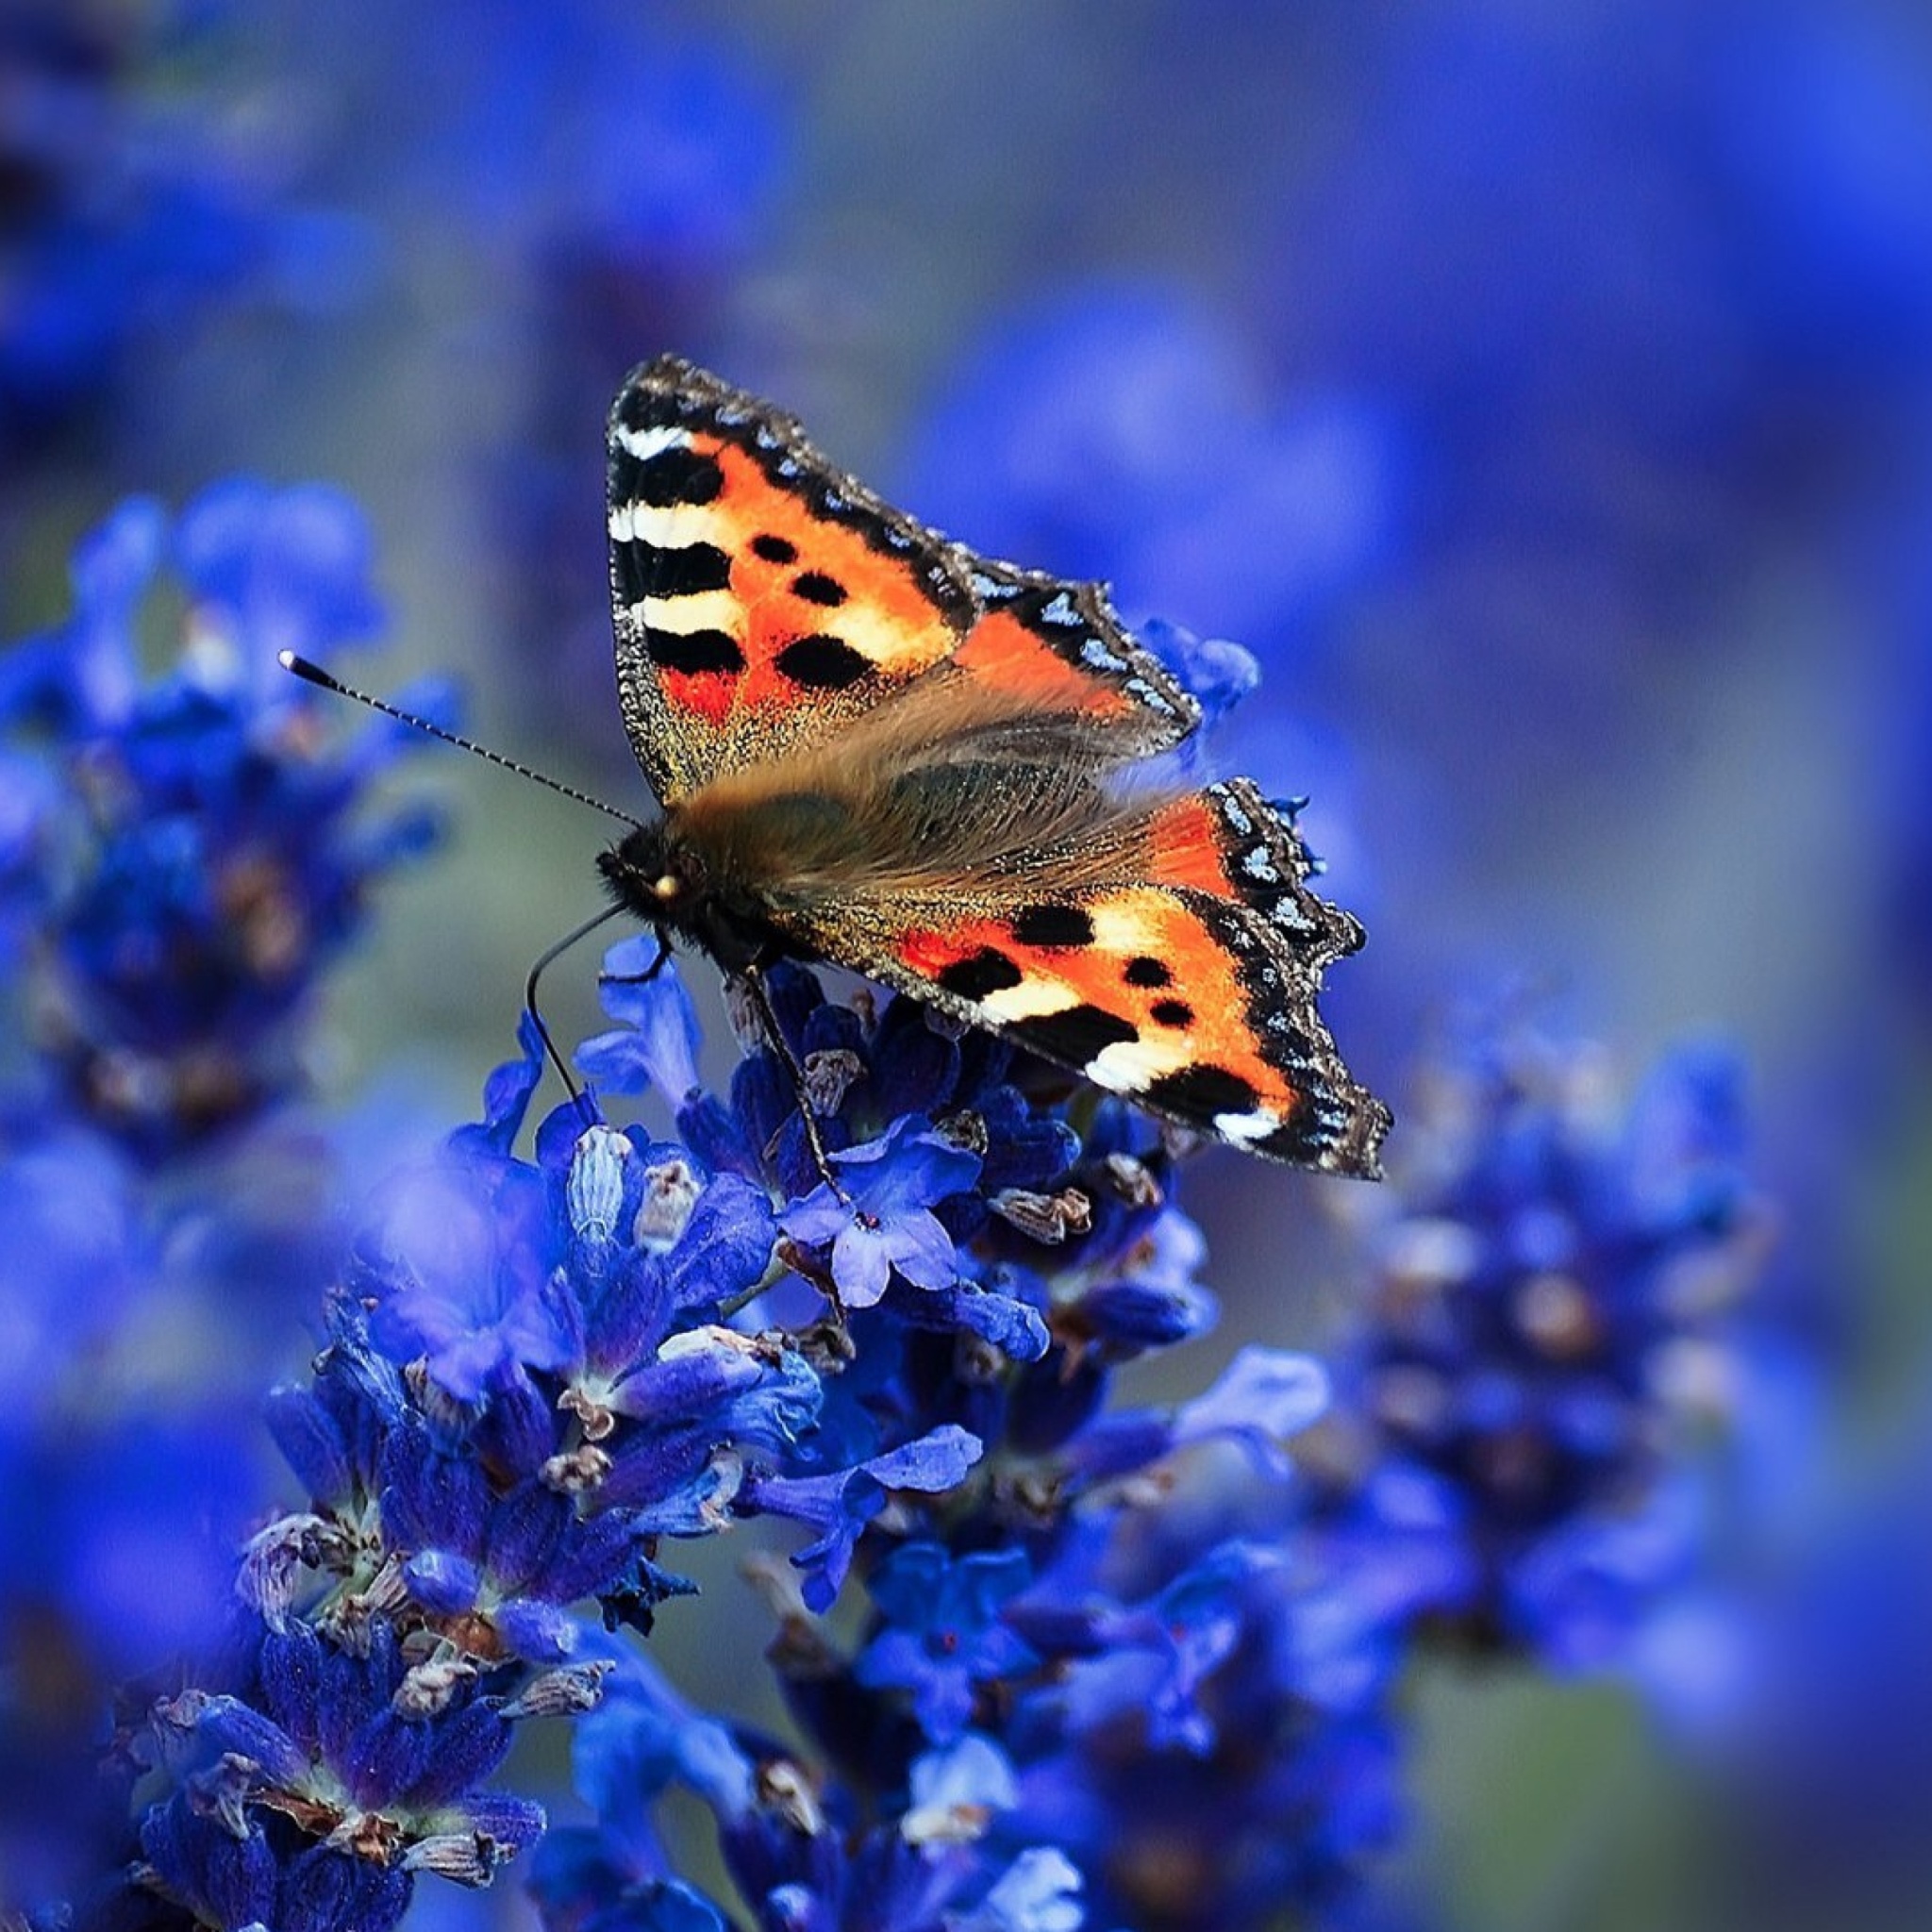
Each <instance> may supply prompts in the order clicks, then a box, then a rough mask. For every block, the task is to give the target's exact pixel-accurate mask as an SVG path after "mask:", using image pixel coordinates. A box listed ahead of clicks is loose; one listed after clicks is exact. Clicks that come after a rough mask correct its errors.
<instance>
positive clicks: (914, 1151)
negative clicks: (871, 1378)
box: [779, 1118, 979, 1308]
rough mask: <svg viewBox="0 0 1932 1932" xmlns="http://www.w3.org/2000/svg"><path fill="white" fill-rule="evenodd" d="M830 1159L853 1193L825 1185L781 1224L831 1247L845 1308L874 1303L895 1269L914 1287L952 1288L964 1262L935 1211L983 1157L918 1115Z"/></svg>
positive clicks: (810, 1242) (968, 1182)
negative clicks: (844, 1196) (840, 1192)
mask: <svg viewBox="0 0 1932 1932" xmlns="http://www.w3.org/2000/svg"><path fill="white" fill-rule="evenodd" d="M832 1159H833V1161H834V1163H835V1164H836V1165H837V1167H838V1169H839V1178H840V1185H841V1188H843V1189H844V1190H845V1191H846V1192H847V1193H848V1194H849V1196H850V1198H849V1199H847V1200H842V1201H841V1199H840V1198H839V1196H838V1194H836V1193H835V1192H834V1191H832V1189H831V1187H830V1186H829V1185H827V1184H824V1183H821V1185H820V1186H819V1187H818V1188H817V1189H815V1190H814V1191H812V1192H811V1193H810V1194H808V1196H807V1197H806V1198H805V1199H804V1200H803V1201H799V1202H795V1203H794V1204H793V1205H792V1206H791V1207H790V1208H787V1209H786V1210H785V1212H784V1213H783V1214H782V1215H781V1216H780V1217H779V1224H780V1225H781V1226H782V1227H783V1228H784V1230H785V1232H786V1233H787V1234H789V1235H790V1236H791V1239H792V1240H793V1241H799V1242H802V1243H803V1244H804V1245H806V1246H807V1247H814V1248H823V1247H824V1246H825V1245H826V1244H827V1243H829V1244H830V1246H831V1272H832V1279H833V1281H834V1282H835V1283H836V1284H837V1286H838V1290H839V1294H840V1297H841V1300H842V1301H843V1302H844V1303H845V1304H846V1306H847V1307H855V1308H867V1307H872V1305H873V1304H874V1302H876V1301H877V1300H878V1299H879V1297H880V1296H881V1295H883V1294H884V1293H885V1291H886V1288H887V1286H888V1284H889V1283H890V1281H891V1277H892V1274H893V1272H894V1271H895V1270H896V1271H897V1273H898V1274H900V1275H902V1276H903V1277H904V1278H905V1279H906V1280H908V1281H909V1282H910V1283H912V1285H913V1286H914V1287H915V1288H929V1289H942V1288H948V1287H950V1286H951V1285H952V1283H953V1282H954V1281H956V1280H957V1279H958V1274H959V1259H958V1254H957V1252H956V1251H955V1249H954V1246H953V1239H952V1237H951V1236H950V1235H949V1234H947V1232H946V1230H945V1228H944V1227H943V1226H942V1225H941V1223H940V1221H939V1218H938V1217H937V1216H936V1215H935V1214H934V1213H933V1212H932V1209H933V1208H934V1207H936V1206H937V1205H938V1204H939V1203H940V1202H941V1201H945V1200H947V1199H949V1198H950V1197H951V1196H953V1195H955V1194H958V1193H961V1192H963V1191H965V1190H966V1189H968V1188H970V1187H971V1186H972V1185H973V1181H974V1176H975V1175H976V1174H978V1172H979V1158H978V1156H976V1155H974V1154H970V1153H968V1152H967V1151H966V1150H965V1149H964V1148H962V1147H956V1146H954V1145H953V1144H952V1143H951V1142H950V1141H943V1140H941V1138H940V1137H939V1136H938V1135H936V1134H934V1133H932V1132H930V1131H929V1130H928V1129H927V1128H926V1126H925V1124H924V1122H923V1121H920V1120H918V1119H916V1118H913V1119H908V1120H904V1121H898V1122H895V1123H894V1124H893V1125H892V1126H891V1129H890V1130H889V1131H888V1132H887V1133H886V1134H885V1135H884V1136H883V1137H882V1138H880V1139H879V1140H876V1141H868V1142H867V1143H866V1144H865V1145H864V1146H862V1147H852V1148H847V1149H846V1150H845V1151H843V1152H842V1153H839V1154H835V1155H833V1157H832Z"/></svg>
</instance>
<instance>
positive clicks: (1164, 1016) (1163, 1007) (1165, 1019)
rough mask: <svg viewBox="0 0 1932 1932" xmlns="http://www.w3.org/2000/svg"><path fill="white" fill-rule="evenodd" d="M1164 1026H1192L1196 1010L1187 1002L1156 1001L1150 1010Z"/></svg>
mask: <svg viewBox="0 0 1932 1932" xmlns="http://www.w3.org/2000/svg"><path fill="white" fill-rule="evenodd" d="M1149 1011H1151V1012H1152V1013H1153V1015H1154V1017H1155V1019H1156V1020H1158V1022H1159V1023H1160V1024H1161V1025H1163V1026H1191V1025H1192V1024H1194V1009H1193V1008H1192V1007H1191V1006H1189V1004H1188V1003H1187V1001H1186V1000H1156V1001H1155V1002H1154V1005H1153V1006H1152V1007H1151V1008H1149Z"/></svg>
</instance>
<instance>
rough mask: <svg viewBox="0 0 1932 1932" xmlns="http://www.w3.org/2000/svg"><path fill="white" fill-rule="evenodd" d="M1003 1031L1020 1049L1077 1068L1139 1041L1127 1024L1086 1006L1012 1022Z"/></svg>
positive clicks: (1137, 1032) (1103, 1010)
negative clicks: (1021, 1047)
mask: <svg viewBox="0 0 1932 1932" xmlns="http://www.w3.org/2000/svg"><path fill="white" fill-rule="evenodd" d="M1006 1030H1007V1033H1008V1036H1009V1037H1010V1038H1012V1039H1014V1040H1017V1041H1019V1042H1020V1044H1021V1045H1022V1046H1030V1047H1032V1048H1033V1049H1034V1051H1035V1052H1037V1053H1043V1054H1044V1055H1045V1056H1046V1057H1047V1058H1049V1059H1056V1060H1071V1061H1072V1062H1073V1063H1074V1065H1075V1066H1079V1067H1084V1066H1087V1065H1089V1064H1090V1063H1091V1062H1092V1061H1094V1060H1096V1059H1098V1058H1100V1056H1101V1055H1102V1054H1104V1053H1105V1052H1106V1051H1107V1050H1108V1047H1110V1046H1121V1045H1124V1044H1125V1043H1126V1042H1127V1041H1134V1040H1139V1039H1140V1037H1141V1029H1140V1028H1139V1027H1138V1026H1136V1025H1135V1024H1134V1023H1133V1022H1132V1021H1131V1020H1124V1019H1122V1018H1121V1016H1120V1015H1119V1014H1118V1013H1109V1012H1108V1010H1107V1008H1105V1007H1089V1006H1078V1007H1067V1008H1063V1009H1062V1010H1061V1011H1059V1012H1058V1013H1036V1014H1034V1015H1033V1016H1032V1018H1030V1019H1026V1020H1016V1021H1014V1022H1013V1023H1012V1024H1010V1025H1009V1026H1008V1028H1007V1029H1006Z"/></svg>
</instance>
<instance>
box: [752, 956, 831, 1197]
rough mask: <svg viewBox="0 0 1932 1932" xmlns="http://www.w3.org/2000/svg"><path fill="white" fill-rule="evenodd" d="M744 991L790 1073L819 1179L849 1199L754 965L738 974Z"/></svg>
mask: <svg viewBox="0 0 1932 1932" xmlns="http://www.w3.org/2000/svg"><path fill="white" fill-rule="evenodd" d="M739 978H740V979H741V981H742V982H743V985H744V989H745V991H747V992H748V993H749V994H750V995H751V1003H752V1006H753V1008H755V1009H756V1010H757V1012H758V1024H759V1026H761V1027H762V1028H763V1029H764V1035H765V1039H766V1041H768V1042H769V1044H770V1046H771V1049H772V1051H773V1052H774V1054H776V1055H777V1056H778V1058H779V1060H780V1062H781V1063H782V1064H783V1066H784V1068H785V1071H786V1072H787V1073H788V1074H791V1091H792V1092H793V1093H794V1094H796V1096H797V1098H798V1117H799V1119H800V1120H801V1121H802V1122H803V1123H804V1124H805V1139H806V1144H807V1145H808V1147H809V1148H810V1149H811V1159H812V1165H813V1166H814V1167H816V1168H817V1169H818V1171H819V1178H820V1179H821V1180H822V1181H824V1184H825V1185H826V1187H828V1188H830V1189H831V1191H832V1192H833V1193H834V1194H836V1195H837V1196H838V1198H839V1199H840V1200H841V1201H848V1202H849V1201H850V1200H851V1198H852V1197H851V1195H849V1194H848V1193H847V1192H846V1191H845V1190H844V1189H843V1188H841V1186H840V1185H839V1177H838V1175H836V1174H834V1173H833V1172H832V1162H831V1158H830V1156H828V1155H827V1154H826V1152H825V1142H824V1135H823V1134H821V1133H820V1131H819V1117H818V1115H817V1114H816V1113H814V1112H813V1111H812V1105H811V1095H810V1093H809V1092H808V1090H807V1087H806V1079H805V1069H804V1068H803V1067H802V1066H801V1065H800V1064H799V1062H798V1056H797V1055H796V1054H795V1053H793V1052H792V1051H791V1041H789V1040H787V1039H786V1038H785V1030H784V1028H783V1027H781V1026H780V1025H779V1024H778V1015H777V1013H776V1011H775V1010H774V1008H773V1006H772V996H771V994H770V993H769V992H768V991H766V990H765V977H764V974H763V973H762V972H761V971H760V970H759V969H758V966H757V965H755V964H754V965H747V966H745V967H744V968H743V969H742V970H741V972H740V974H739Z"/></svg>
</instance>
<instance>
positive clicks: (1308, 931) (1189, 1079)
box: [808, 780, 1389, 1174]
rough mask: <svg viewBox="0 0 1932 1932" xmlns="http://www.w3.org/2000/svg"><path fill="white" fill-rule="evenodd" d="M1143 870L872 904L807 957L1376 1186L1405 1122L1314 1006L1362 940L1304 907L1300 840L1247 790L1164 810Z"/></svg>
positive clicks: (1177, 1110)
mask: <svg viewBox="0 0 1932 1932" xmlns="http://www.w3.org/2000/svg"><path fill="white" fill-rule="evenodd" d="M1139 853H1140V857H1139V861H1138V863H1137V865H1136V866H1135V868H1134V872H1135V874H1136V875H1134V876H1131V877H1123V878H1121V879H1119V880H1118V881H1107V882H1101V883H1095V882H1093V881H1091V880H1090V879H1086V878H1083V877H1081V875H1080V873H1079V870H1078V868H1077V866H1075V865H1073V864H1070V863H1069V862H1068V861H1069V860H1072V859H1074V858H1076V857H1077V855H1073V854H1062V855H1056V854H1041V855H1039V856H1037V857H1036V858H1035V859H1034V860H1033V862H1032V863H1031V864H1029V865H1028V866H1026V867H1024V868H1016V870H1019V871H1021V872H1022V874H1023V876H1024V881H1025V890H1024V892H1023V893H1019V894H1016V893H1015V892H1014V891H1012V890H1010V889H1008V888H1005V887H1000V888H989V889H988V890H987V891H982V892H980V893H978V894H974V895H972V896H971V897H970V899H969V900H967V901H966V902H965V903H959V902H957V901H955V902H944V901H940V900H936V899H933V898H930V897H926V898H918V897H908V898H904V899H895V898H894V897H893V896H892V895H891V894H887V893H874V894H869V895H867V894H861V895H859V896H858V897H856V898H848V899H847V900H846V901H845V903H844V904H842V905H841V906H840V907H837V908H828V911H827V914H826V916H825V917H824V919H823V920H822V921H821V922H818V923H817V924H816V925H815V928H814V929H813V930H812V931H811V932H810V933H809V935H808V942H809V943H810V944H811V945H812V946H813V947H814V948H815V949H817V950H823V951H825V952H827V953H828V954H829V955H830V956H831V957H835V958H841V961H842V963H845V964H848V965H851V966H854V967H856V968H857V969H858V970H859V971H861V972H863V973H866V974H869V975H871V976H872V977H874V978H876V979H878V980H880V981H882V982H883V983H885V984H887V985H889V986H891V987H894V988H895V989H897V990H898V991H902V992H907V993H910V994H912V995H913V996H914V997H917V998H920V999H924V1000H925V1001H927V1002H929V1003H931V1004H933V1005H935V1006H938V1007H940V1008H942V1009H943V1010H946V1011H948V1012H950V1013H952V1014H953V1015H954V1016H955V1017H956V1018H958V1019H961V1020H964V1021H967V1022H968V1023H970V1024H974V1025H978V1026H983V1027H986V1028H988V1029H989V1030H991V1031H993V1032H997V1033H999V1034H1002V1035H1003V1036H1005V1037H1006V1038H1007V1039H1009V1040H1011V1041H1014V1042H1016V1043H1017V1044H1019V1045H1021V1046H1024V1047H1026V1048H1027V1049H1029V1050H1030V1051H1032V1052H1035V1053H1038V1054H1040V1055H1041V1056H1042V1057H1043V1058H1047V1059H1050V1060H1053V1061H1056V1062H1058V1064H1060V1065H1062V1066H1065V1067H1069V1068H1071V1069H1073V1070H1074V1072H1076V1073H1079V1074H1083V1075H1084V1076H1085V1077H1086V1078H1088V1079H1090V1080H1091V1081H1092V1082H1094V1084H1095V1085H1097V1086H1100V1087H1104V1088H1106V1089H1108V1091H1112V1092H1116V1093H1120V1094H1124V1095H1125V1096H1127V1097H1128V1098H1130V1099H1132V1100H1134V1101H1136V1102H1137V1103H1138V1104H1140V1105H1141V1106H1143V1107H1145V1108H1148V1109H1150V1110H1151V1111H1153V1112H1155V1113H1158V1114H1160V1115H1162V1116H1163V1117H1165V1118H1167V1119H1169V1120H1173V1121H1176V1122H1178V1123H1180V1124H1183V1125H1186V1126H1189V1127H1192V1128H1195V1129H1197V1130H1199V1131H1201V1132H1203V1133H1207V1134H1211V1135H1213V1136H1214V1137H1215V1138H1217V1139H1219V1140H1223V1141H1231V1142H1233V1143H1234V1144H1236V1145H1238V1146H1241V1147H1245V1148H1248V1149H1250V1150H1252V1151H1254V1152H1257V1153H1260V1154H1266V1155H1271V1156H1273V1157H1274V1158H1277V1159H1281V1160H1287V1161H1291V1162H1293V1163H1295V1164H1297V1165H1300V1166H1309V1167H1320V1168H1326V1169H1330V1170H1332V1171H1335V1172H1339V1173H1344V1174H1374V1173H1376V1172H1377V1171H1378V1170H1377V1165H1376V1156H1377V1149H1378V1147H1379V1145H1380V1142H1381V1140H1382V1137H1383V1134H1384V1133H1385V1132H1386V1130H1387V1127H1388V1124H1389V1114H1388V1110H1387V1108H1384V1107H1383V1106H1382V1104H1381V1102H1379V1101H1378V1100H1376V1099H1374V1096H1373V1095H1371V1094H1369V1093H1368V1092H1366V1091H1364V1090H1363V1089H1362V1088H1360V1087H1359V1086H1357V1083H1356V1082H1355V1081H1354V1080H1353V1079H1352V1078H1351V1077H1350V1075H1349V1074H1348V1072H1347V1070H1346V1068H1345V1067H1344V1066H1343V1065H1342V1062H1341V1057H1340V1056H1339V1055H1338V1054H1337V1052H1336V1050H1335V1045H1334V1041H1332V1039H1331V1038H1330V1037H1329V1034H1328V1031H1327V1028H1326V1027H1325V1025H1324V1024H1323V1022H1322V1020H1321V1019H1320V1017H1319V1015H1318V1014H1317V1012H1316V1009H1315V995H1316V993H1317V991H1318V990H1319V987H1320V982H1321V974H1322V970H1323V968H1324V967H1325V966H1326V965H1327V964H1329V963H1330V962H1331V961H1332V960H1334V959H1336V958H1340V957H1341V956H1342V955H1343V954H1345V953H1348V952H1352V951H1353V950H1354V949H1355V948H1356V947H1357V945H1359V944H1360V943H1361V929H1360V927H1359V926H1358V925H1357V923H1356V922H1355V921H1354V920H1353V919H1352V918H1350V917H1349V915H1348V914H1346V913H1344V912H1341V911H1339V910H1338V909H1337V908H1334V907H1332V906H1329V905H1327V904H1326V903H1325V902H1324V901H1323V900H1321V899H1319V898H1317V897H1316V896H1315V895H1314V894H1313V893H1312V892H1310V891H1307V887H1306V885H1305V884H1304V879H1305V877H1306V874H1307V869H1308V868H1307V857H1306V855H1305V853H1304V852H1303V849H1302V846H1301V843H1300V841H1299V840H1298V839H1297V838H1296V837H1295V835H1294V832H1293V830H1292V828H1291V826H1290V825H1289V824H1287V822H1286V821H1285V820H1284V819H1283V817H1282V816H1281V814H1280V813H1279V812H1278V811H1276V810H1275V808H1274V807H1272V806H1270V805H1269V804H1268V803H1267V802H1266V801H1265V800H1264V799H1262V798H1261V796H1260V794H1259V793H1258V792H1257V791H1256V790H1255V788H1254V787H1253V786H1252V785H1251V784H1249V783H1247V782H1246V781H1244V780H1236V781H1234V782H1232V783H1230V784H1222V785H1213V786H1209V787H1207V788H1206V789H1204V790H1202V791H1195V792H1191V793H1189V794H1186V795H1185V796H1183V797H1180V798H1177V799H1174V800H1172V801H1170V802H1168V803H1167V804H1164V805H1162V806H1160V807H1158V808H1155V809H1154V810H1153V811H1151V812H1150V813H1149V815H1148V817H1147V819H1146V821H1145V823H1144V826H1143V832H1142V838H1141V841H1139ZM1257 855H1258V856H1257ZM1264 869H1265V871H1266V872H1267V873H1268V874H1269V876H1266V877H1262V876H1260V875H1259V874H1261V873H1262V872H1263V870H1264Z"/></svg>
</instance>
